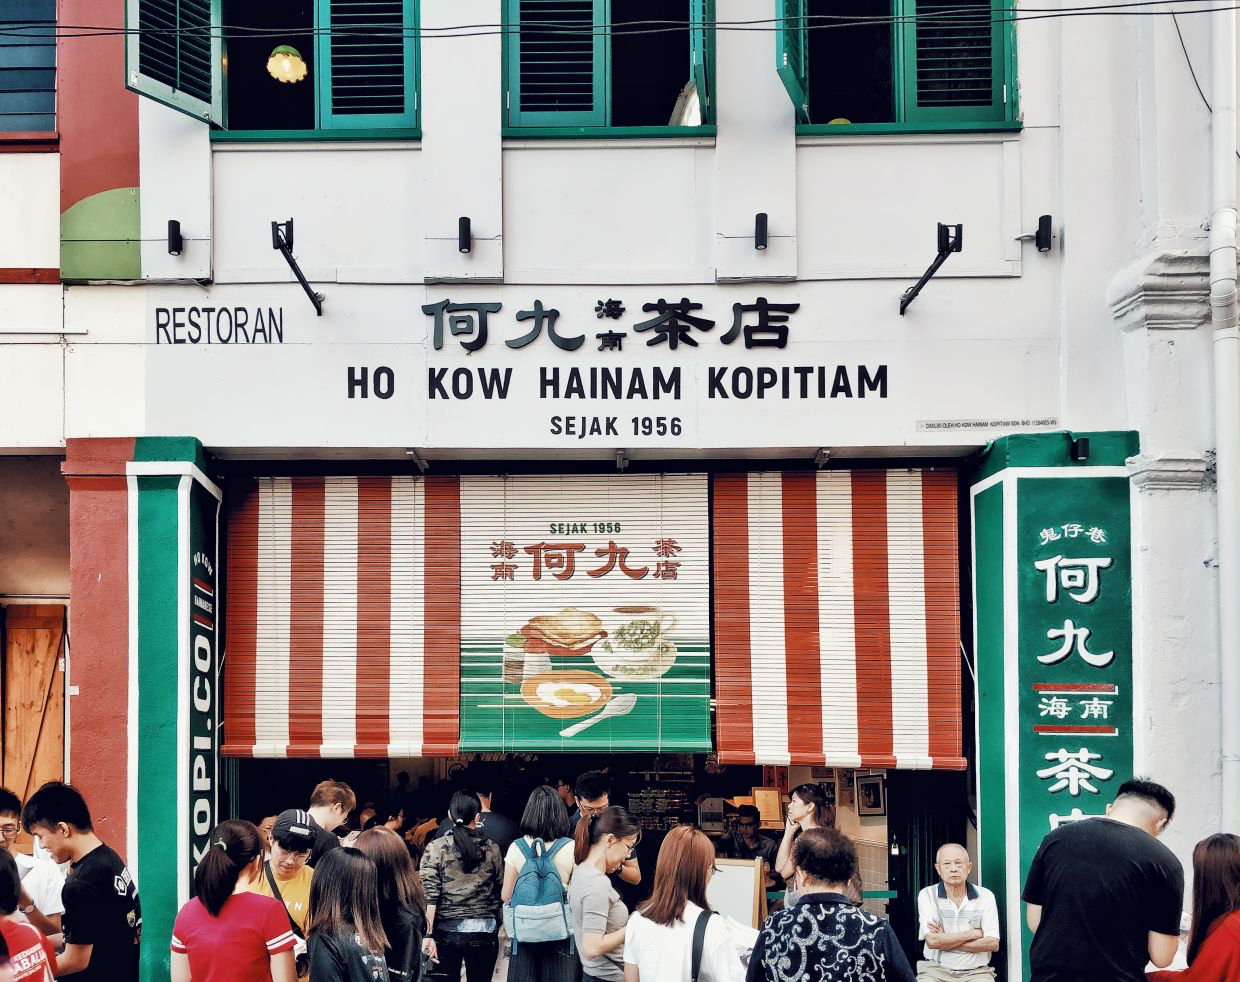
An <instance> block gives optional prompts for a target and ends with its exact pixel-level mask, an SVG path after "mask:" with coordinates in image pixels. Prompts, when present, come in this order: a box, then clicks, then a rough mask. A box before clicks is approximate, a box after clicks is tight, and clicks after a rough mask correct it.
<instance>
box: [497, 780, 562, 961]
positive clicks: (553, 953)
mask: <svg viewBox="0 0 1240 982" xmlns="http://www.w3.org/2000/svg"><path fill="white" fill-rule="evenodd" d="M568 833H569V825H568V812H566V811H565V810H564V802H563V801H561V800H560V795H559V793H558V792H557V791H556V790H555V788H552V787H549V786H548V785H543V786H542V787H539V788H535V789H534V790H533V791H532V792H531V793H530V799H529V801H527V802H526V804H525V811H524V812H523V813H522V815H521V836H522V839H521V840H518V841H522V840H524V842H525V844H526V845H527V846H529V847H530V849H531V850H534V849H535V848H537V849H539V850H541V851H542V852H544V853H545V852H550V851H551V849H552V848H553V847H554V846H555V845H556V844H557V843H559V844H560V846H559V849H558V850H557V851H556V853H555V855H554V856H552V857H551V862H552V865H554V866H555V870H556V872H557V873H559V874H560V882H561V883H562V884H563V886H564V890H565V895H566V897H567V891H568V881H569V878H570V877H571V876H572V875H573V841H572V839H570V838H569V837H568ZM539 840H541V845H539V846H535V843H537V842H539ZM525 863H526V857H525V853H524V852H522V851H521V847H520V846H519V845H517V843H516V842H514V843H513V844H512V845H510V846H509V847H508V854H507V855H506V856H505V857H504V886H503V889H502V890H501V891H500V899H502V900H503V901H504V903H505V904H506V903H508V902H509V901H510V900H512V895H513V893H514V892H515V891H516V889H517V877H518V876H519V875H520V873H521V867H522V866H524V865H525ZM565 904H566V905H567V899H566V900H565ZM580 974H581V970H580V968H579V967H578V962H577V954H576V952H574V951H573V950H572V946H571V945H570V944H569V939H568V938H565V939H564V940H563V941H543V942H538V943H533V942H528V941H527V942H523V943H518V944H514V945H513V952H512V958H511V959H509V961H508V982H577V979H578V978H579V977H580Z"/></svg>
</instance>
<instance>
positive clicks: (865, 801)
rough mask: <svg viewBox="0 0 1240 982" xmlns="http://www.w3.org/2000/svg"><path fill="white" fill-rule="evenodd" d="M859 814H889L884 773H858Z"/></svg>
mask: <svg viewBox="0 0 1240 982" xmlns="http://www.w3.org/2000/svg"><path fill="white" fill-rule="evenodd" d="M857 814H858V815H886V814H887V795H886V790H885V788H884V786H883V775H881V774H867V775H861V774H858V775H857Z"/></svg>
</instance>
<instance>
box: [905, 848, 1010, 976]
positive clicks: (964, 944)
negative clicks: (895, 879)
mask: <svg viewBox="0 0 1240 982" xmlns="http://www.w3.org/2000/svg"><path fill="white" fill-rule="evenodd" d="M934 868H935V871H936V872H937V873H938V874H939V882H938V883H937V884H935V885H934V886H928V887H926V888H925V889H924V890H922V891H921V893H919V894H918V895H917V915H918V919H919V921H920V923H921V928H920V930H919V932H918V935H917V936H918V937H919V938H920V939H921V940H923V941H924V942H925V948H924V954H925V960H924V961H919V962H918V963H917V982H993V979H994V977H995V970H994V969H993V968H991V967H990V955H991V952H994V951H998V950H999V908H998V905H997V904H996V903H995V895H994V894H993V893H991V892H990V891H989V890H987V889H986V888H985V887H979V886H975V885H974V884H972V883H970V882H969V873H970V872H972V870H973V863H972V862H970V861H969V853H968V851H967V850H966V849H965V848H964V846H961V845H957V844H956V843H955V842H949V843H947V844H946V845H942V846H939V851H938V853H937V854H936V855H935V859H934Z"/></svg>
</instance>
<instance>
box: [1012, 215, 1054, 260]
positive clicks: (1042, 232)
mask: <svg viewBox="0 0 1240 982" xmlns="http://www.w3.org/2000/svg"><path fill="white" fill-rule="evenodd" d="M1016 241H1017V242H1032V243H1033V244H1034V245H1036V246H1037V247H1038V252H1050V251H1051V245H1052V244H1053V243H1054V241H1055V230H1054V229H1053V228H1052V227H1051V216H1050V215H1040V216H1038V230H1037V231H1036V232H1025V233H1023V234H1022V235H1018V236H1016Z"/></svg>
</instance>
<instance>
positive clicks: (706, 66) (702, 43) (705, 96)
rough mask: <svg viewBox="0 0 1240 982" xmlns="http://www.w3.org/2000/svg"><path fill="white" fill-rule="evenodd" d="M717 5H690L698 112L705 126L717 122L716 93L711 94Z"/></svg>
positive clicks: (697, 0)
mask: <svg viewBox="0 0 1240 982" xmlns="http://www.w3.org/2000/svg"><path fill="white" fill-rule="evenodd" d="M714 10H715V5H714V3H713V2H708V0H691V3H690V4H689V11H690V13H689V19H690V20H691V21H692V25H691V26H690V31H689V37H690V51H691V59H692V69H693V87H694V88H695V89H697V97H698V108H699V109H700V110H701V115H702V122H703V123H711V122H714V116H713V115H712V114H713V113H714V106H713V105H712V101H713V93H712V92H711V81H712V79H711V76H712V74H713V72H714V67H715V65H714V62H715V25H714V23H713V21H714Z"/></svg>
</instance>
